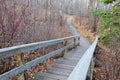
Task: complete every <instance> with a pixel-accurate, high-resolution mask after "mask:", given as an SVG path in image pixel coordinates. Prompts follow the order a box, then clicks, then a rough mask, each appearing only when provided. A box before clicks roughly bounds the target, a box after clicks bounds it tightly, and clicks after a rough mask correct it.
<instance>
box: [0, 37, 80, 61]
mask: <svg viewBox="0 0 120 80" xmlns="http://www.w3.org/2000/svg"><path fill="white" fill-rule="evenodd" d="M78 37H79V35H75V36H70V37H66V38H60V39H54V40H49V41H42V42H36V43H30V44H23V45H18V46H13V47H8V48H3V49H0V59H3V58H7V57H11V56H14V55H17V54H20V53H24V52H28V51H30V50H35V49H37V48H43V47H47V46H50V45H54V44H57V43H60V42H64V41H67V40H70V39H73V38H78Z"/></svg>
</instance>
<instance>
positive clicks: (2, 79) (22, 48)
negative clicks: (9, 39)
mask: <svg viewBox="0 0 120 80" xmlns="http://www.w3.org/2000/svg"><path fill="white" fill-rule="evenodd" d="M72 39H74V42H73V43H71V44H69V45H67V46H65V47H62V48H60V49H58V50H55V51H53V52H51V53H49V54H47V55H44V56H42V57H39V58H36V59H35V60H32V61H30V62H27V63H25V64H23V63H22V62H21V61H22V58H21V54H24V53H25V52H28V51H31V50H35V49H38V48H44V47H47V46H50V45H54V44H57V43H61V42H67V41H69V40H72ZM79 39H80V36H79V35H76V36H71V37H66V38H60V39H54V40H49V41H43V42H36V43H31V44H24V45H19V46H14V47H8V48H3V49H0V59H4V58H8V57H12V56H18V60H19V61H20V66H19V67H17V68H14V69H12V70H10V71H8V72H6V73H4V74H1V75H0V80H9V79H11V78H13V77H15V76H16V75H17V74H20V73H22V72H23V71H25V70H27V69H29V68H31V67H33V66H35V65H37V64H39V63H42V62H43V61H45V60H47V59H49V58H51V57H54V56H55V55H57V54H61V53H62V52H63V51H64V50H66V49H69V48H72V47H75V46H77V45H79ZM8 66H9V65H8Z"/></svg>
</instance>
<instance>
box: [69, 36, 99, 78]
mask: <svg viewBox="0 0 120 80" xmlns="http://www.w3.org/2000/svg"><path fill="white" fill-rule="evenodd" d="M97 42H98V36H97V37H96V39H95V41H94V43H93V44H92V45H91V46H90V47H89V48H88V50H87V51H86V52H85V54H84V55H83V56H82V58H81V59H80V61H79V62H78V64H77V66H76V67H75V68H74V70H73V71H72V73H71V74H70V76H69V77H68V79H67V80H85V79H86V75H87V71H88V68H89V65H90V61H91V59H92V56H93V52H94V50H95V47H96V45H97Z"/></svg>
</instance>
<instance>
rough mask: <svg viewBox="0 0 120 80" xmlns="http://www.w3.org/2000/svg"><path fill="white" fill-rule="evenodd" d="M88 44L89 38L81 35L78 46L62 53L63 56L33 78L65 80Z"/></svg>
mask: <svg viewBox="0 0 120 80" xmlns="http://www.w3.org/2000/svg"><path fill="white" fill-rule="evenodd" d="M90 45H91V43H90V42H89V40H88V39H87V38H84V37H82V36H81V39H80V46H78V47H77V48H75V49H73V50H72V51H70V52H69V53H68V54H67V55H64V57H62V58H59V59H58V60H56V61H55V62H53V63H52V64H53V66H52V67H47V68H46V69H47V72H46V73H42V72H37V73H35V75H34V77H33V78H34V80H67V78H68V77H69V75H70V73H71V72H72V71H73V69H74V68H75V66H76V65H77V63H78V62H79V60H80V59H81V57H82V55H83V54H84V53H85V51H86V50H87V49H88V48H89V46H90Z"/></svg>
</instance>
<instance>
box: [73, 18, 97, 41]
mask: <svg viewBox="0 0 120 80" xmlns="http://www.w3.org/2000/svg"><path fill="white" fill-rule="evenodd" d="M87 21H88V20H87V19H85V18H84V19H82V21H81V23H80V19H79V18H77V17H76V16H74V17H73V24H74V25H75V26H76V28H77V30H78V32H79V33H80V34H82V35H83V36H85V37H89V38H90V40H91V41H92V42H93V41H94V39H95V33H92V32H91V30H90V29H89V28H87V27H86V26H87ZM84 24H86V26H85V25H84Z"/></svg>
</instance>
